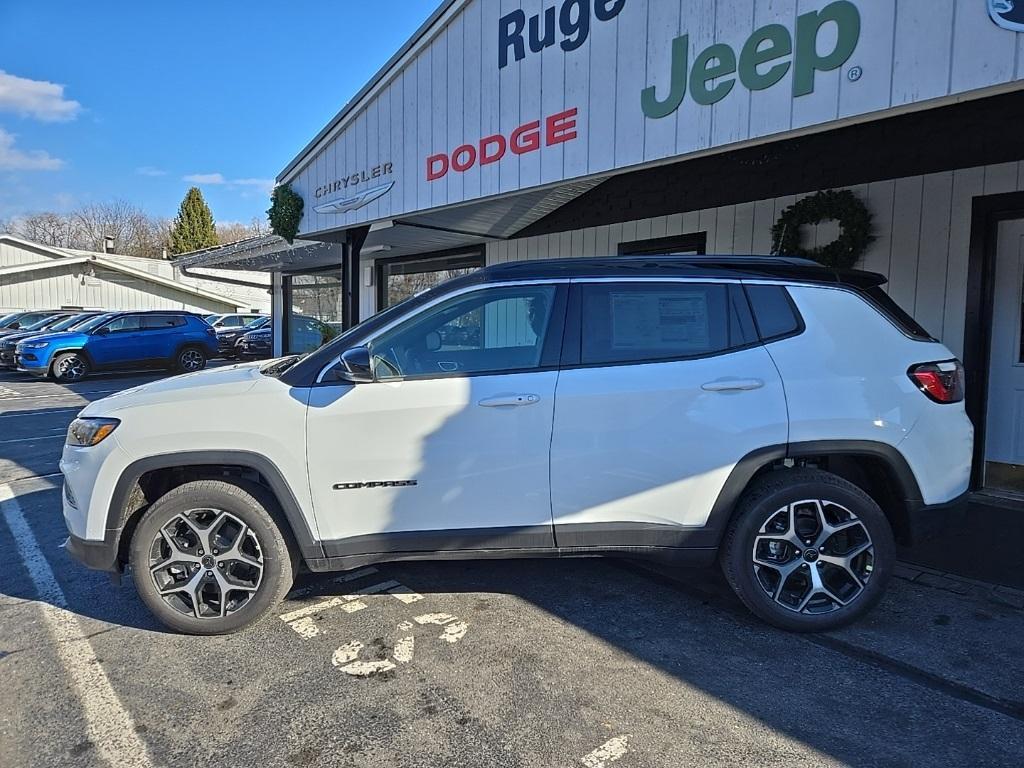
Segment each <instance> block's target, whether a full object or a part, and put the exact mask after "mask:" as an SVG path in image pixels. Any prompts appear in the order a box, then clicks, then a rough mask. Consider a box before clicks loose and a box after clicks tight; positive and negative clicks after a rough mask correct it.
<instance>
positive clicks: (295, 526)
mask: <svg viewBox="0 0 1024 768" xmlns="http://www.w3.org/2000/svg"><path fill="white" fill-rule="evenodd" d="M197 466H215V467H241V468H243V469H250V470H253V471H255V472H258V473H259V474H260V475H261V476H262V477H263V478H264V479H265V480H266V481H267V485H268V486H269V488H270V491H271V492H272V493H273V494H274V496H275V497H276V499H277V502H278V504H279V505H280V507H281V512H282V513H283V514H284V517H285V520H286V521H287V523H288V526H289V528H291V533H292V535H293V536H294V537H295V542H296V543H297V544H298V546H299V550H300V552H301V553H302V556H303V557H305V558H322V557H323V556H324V549H323V546H322V545H321V543H320V541H319V540H318V539H317V538H316V537H315V536H314V535H313V531H312V530H311V529H310V527H309V523H308V521H307V519H306V516H305V514H304V513H303V511H302V507H301V506H299V502H298V500H297V499H296V498H295V494H294V493H293V492H292V489H291V486H290V485H289V484H288V482H287V481H286V480H285V478H284V475H283V474H282V473H281V470H280V469H278V467H277V465H276V464H274V462H273V461H271V460H270V459H268V458H267V457H266V456H264V455H263V454H260V453H255V452H253V451H241V450H225V451H183V452H179V453H163V454H157V455H155V456H148V457H146V458H143V459H138V460H136V461H133V462H132V463H131V464H129V465H128V466H127V467H126V468H125V469H124V470H123V471H122V472H121V476H120V477H119V478H118V479H117V483H116V484H115V485H114V492H113V494H112V495H111V497H110V506H109V507H108V509H107V520H106V531H107V537H108V538H109V537H111V536H113V537H114V538H120V534H121V531H122V530H123V529H124V526H125V524H126V523H127V522H128V520H127V516H128V502H129V500H130V497H131V494H132V492H133V490H134V489H135V487H136V484H137V483H138V481H139V478H141V477H142V476H143V475H144V474H146V473H147V472H152V471H153V470H156V469H172V468H185V467H197Z"/></svg>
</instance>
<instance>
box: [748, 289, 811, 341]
mask: <svg viewBox="0 0 1024 768" xmlns="http://www.w3.org/2000/svg"><path fill="white" fill-rule="evenodd" d="M746 291H747V299H749V301H750V308H751V310H752V311H753V313H754V322H755V323H757V331H758V333H759V334H760V336H761V340H762V341H771V340H772V339H779V338H782V337H784V336H789V335H791V334H794V333H798V332H799V331H800V328H801V325H802V323H801V321H800V316H799V315H798V314H797V311H796V307H795V306H794V305H793V301H792V299H790V298H789V292H788V291H787V290H786V289H785V288H783V287H782V286H781V285H748V286H746Z"/></svg>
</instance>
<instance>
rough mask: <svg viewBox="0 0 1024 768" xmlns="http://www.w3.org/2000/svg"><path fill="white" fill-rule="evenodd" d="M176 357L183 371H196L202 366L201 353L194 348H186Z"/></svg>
mask: <svg viewBox="0 0 1024 768" xmlns="http://www.w3.org/2000/svg"><path fill="white" fill-rule="evenodd" d="M178 359H179V361H180V362H181V368H182V370H184V371H198V370H199V369H200V368H202V367H203V355H202V353H201V352H199V350H196V349H186V350H185V351H184V352H182V353H181V357H180V358H178Z"/></svg>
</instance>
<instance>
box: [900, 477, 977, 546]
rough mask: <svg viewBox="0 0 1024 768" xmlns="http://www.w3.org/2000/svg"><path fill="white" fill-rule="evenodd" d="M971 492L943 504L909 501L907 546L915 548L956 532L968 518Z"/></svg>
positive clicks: (917, 500) (916, 500) (918, 500)
mask: <svg viewBox="0 0 1024 768" xmlns="http://www.w3.org/2000/svg"><path fill="white" fill-rule="evenodd" d="M970 495H971V494H970V492H969V491H965V492H964V493H962V494H960V495H959V496H957V497H956V498H954V499H951V500H950V501H945V502H942V503H941V504H925V503H924V502H923V501H921V500H920V499H908V500H907V531H906V534H907V537H908V539H909V541H907V542H906V543H907V545H910V546H913V545H917V544H922V543H924V542H926V541H932V540H934V539H937V538H939V537H940V536H941V535H942V534H943V533H944V532H946V531H950V530H954V529H955V528H956V526H957V525H958V524H959V523H961V522H963V520H964V518H965V517H966V516H967V504H968V501H969V499H970Z"/></svg>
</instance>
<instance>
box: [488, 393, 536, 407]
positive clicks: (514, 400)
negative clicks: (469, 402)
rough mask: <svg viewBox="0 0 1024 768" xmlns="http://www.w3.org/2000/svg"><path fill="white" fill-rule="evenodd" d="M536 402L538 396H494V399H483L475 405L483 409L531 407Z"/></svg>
mask: <svg viewBox="0 0 1024 768" xmlns="http://www.w3.org/2000/svg"><path fill="white" fill-rule="evenodd" d="M537 402H540V395H525V394H521V395H496V396H495V397H485V398H484V399H483V400H481V401H480V402H479V403H477V405H482V406H483V407H484V408H500V407H501V406H503V405H512V406H516V405H533V404H534V403H537Z"/></svg>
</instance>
